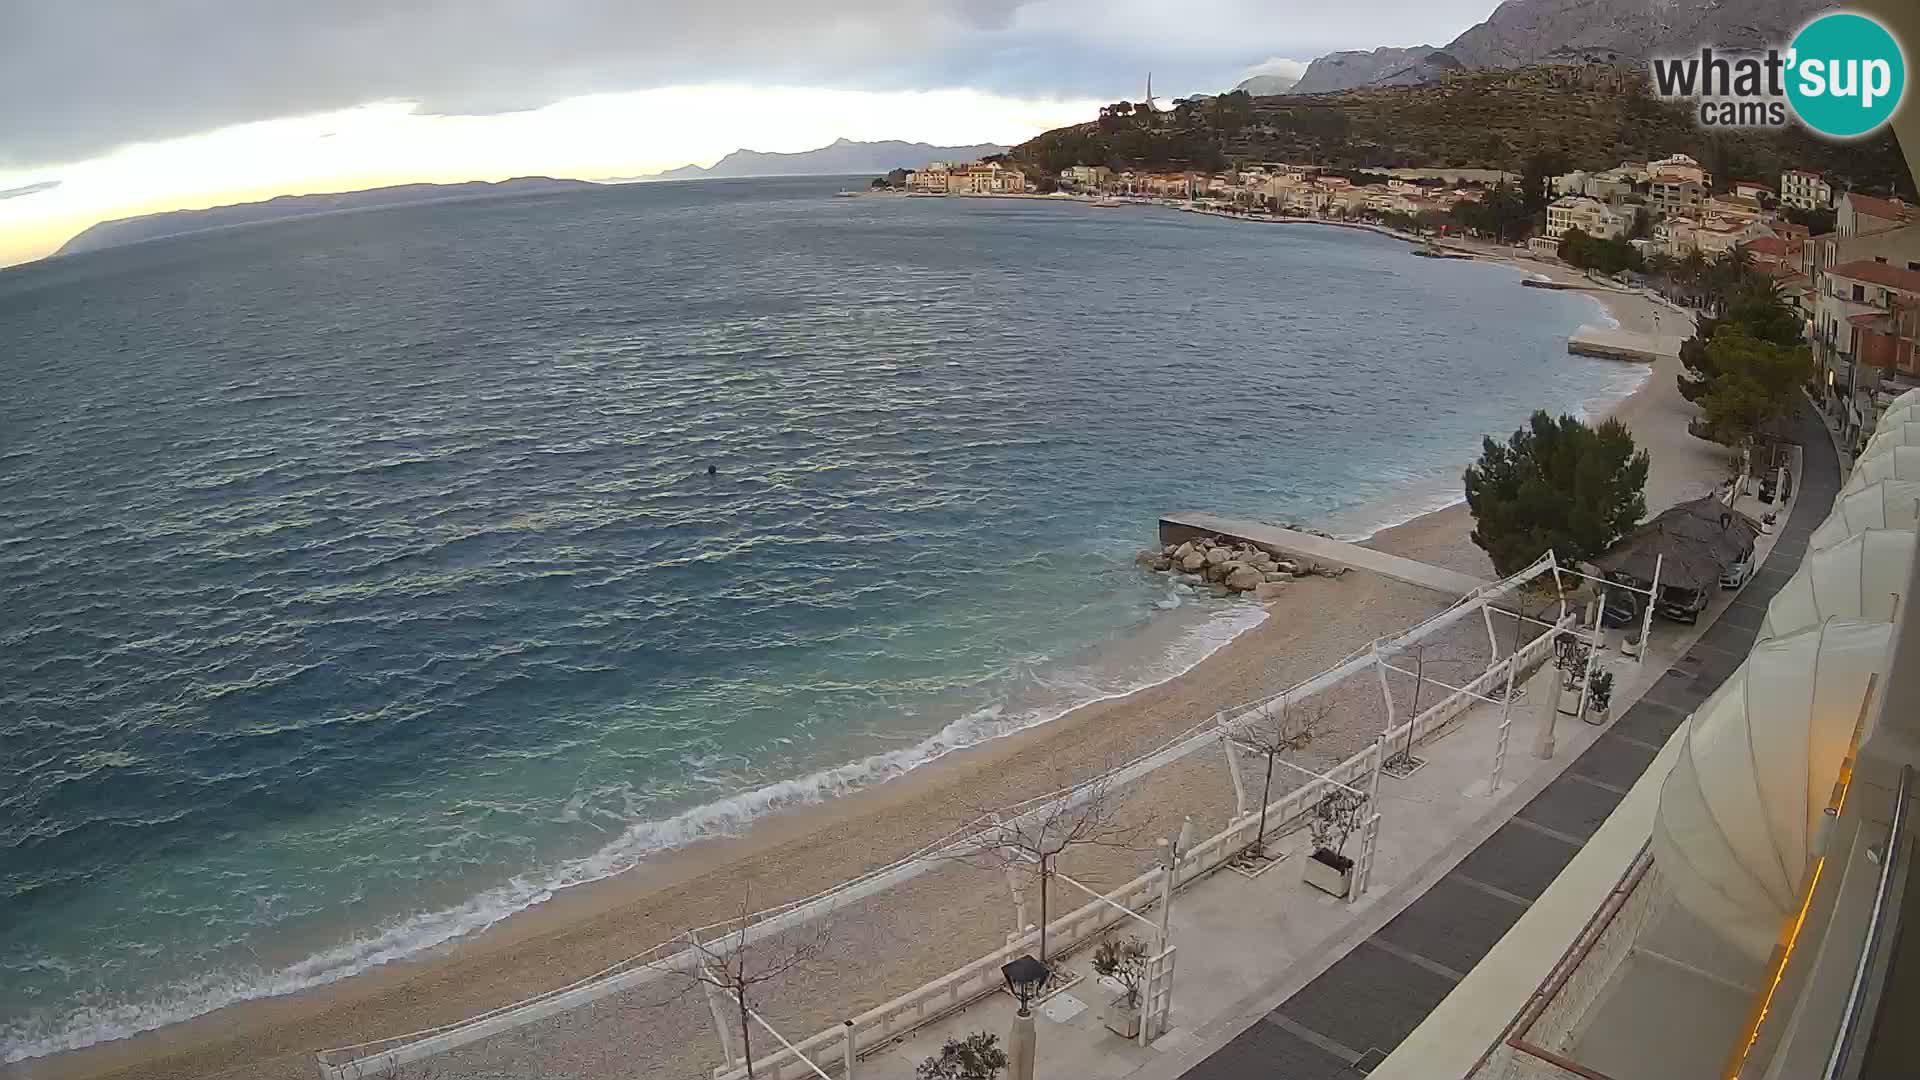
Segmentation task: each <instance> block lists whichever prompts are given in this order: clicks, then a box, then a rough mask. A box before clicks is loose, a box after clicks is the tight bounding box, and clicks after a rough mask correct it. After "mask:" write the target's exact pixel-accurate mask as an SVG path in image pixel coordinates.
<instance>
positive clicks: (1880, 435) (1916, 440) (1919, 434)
mask: <svg viewBox="0 0 1920 1080" xmlns="http://www.w3.org/2000/svg"><path fill="white" fill-rule="evenodd" d="M1883 446H1920V423H1906V422H1904V421H1901V420H1889V419H1887V418H1885V417H1882V418H1881V420H1880V426H1879V427H1877V428H1874V429H1873V438H1871V439H1868V440H1867V448H1866V450H1865V451H1864V452H1863V453H1861V455H1860V456H1861V457H1868V456H1870V455H1872V454H1873V453H1874V452H1875V451H1876V450H1877V449H1878V448H1880V447H1883Z"/></svg>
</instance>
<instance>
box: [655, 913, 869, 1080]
mask: <svg viewBox="0 0 1920 1080" xmlns="http://www.w3.org/2000/svg"><path fill="white" fill-rule="evenodd" d="M749 895H750V893H749V890H748V889H747V888H746V887H744V886H743V887H742V889H741V893H740V916H739V918H738V919H736V920H734V924H735V928H734V929H733V930H731V931H729V932H728V933H726V934H725V935H723V936H721V937H717V938H714V939H713V940H711V941H702V940H701V939H700V937H699V936H698V935H697V934H696V933H694V932H692V931H688V932H687V933H686V934H684V935H683V938H684V940H685V941H686V942H687V945H688V949H689V951H691V952H692V953H693V954H694V955H693V964H692V969H691V970H684V969H681V968H679V967H675V968H674V969H673V970H674V973H675V974H677V975H679V976H680V977H681V978H683V979H685V980H686V983H685V985H684V989H685V990H691V989H692V988H693V987H695V986H702V987H708V988H711V989H713V990H718V991H720V992H721V993H723V994H725V995H726V996H727V998H728V999H729V1000H730V1001H731V1003H732V1004H733V1007H734V1010H735V1012H736V1014H737V1017H736V1018H737V1019H738V1021H739V1023H740V1048H741V1052H742V1054H743V1056H744V1057H745V1058H746V1064H747V1075H748V1076H749V1077H752V1076H755V1075H757V1074H756V1073H755V1072H754V1064H753V1017H754V1000H755V995H756V992H757V991H758V989H759V988H760V987H762V986H764V985H766V984H767V983H770V982H772V981H774V980H775V979H778V978H780V977H781V976H783V975H785V974H787V973H788V972H791V971H795V970H799V969H803V968H805V967H807V966H808V965H810V964H812V963H813V962H814V961H815V960H817V959H819V957H820V954H821V953H823V952H825V951H826V948H827V945H828V943H829V941H830V940H831V934H832V922H831V920H829V919H828V918H826V917H824V916H823V917H821V918H820V919H818V920H817V921H815V923H814V924H813V927H812V928H811V929H810V930H806V931H804V932H802V931H796V930H787V931H783V932H782V933H780V934H778V935H775V936H772V937H769V938H766V939H762V940H759V941H754V940H751V937H752V935H751V933H750V931H751V929H752V927H753V919H752V912H753V909H752V905H751V902H750V900H749ZM665 962H666V961H661V963H663V964H664V963H665Z"/></svg>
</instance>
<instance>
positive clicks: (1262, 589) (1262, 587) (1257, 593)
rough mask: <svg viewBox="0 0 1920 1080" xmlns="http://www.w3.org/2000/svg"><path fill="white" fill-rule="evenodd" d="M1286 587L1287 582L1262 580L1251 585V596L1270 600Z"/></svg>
mask: <svg viewBox="0 0 1920 1080" xmlns="http://www.w3.org/2000/svg"><path fill="white" fill-rule="evenodd" d="M1286 587H1287V583H1286V582H1284V581H1263V582H1261V583H1260V584H1258V585H1255V586H1254V587H1253V598H1254V599H1255V600H1272V599H1274V598H1276V597H1278V596H1279V595H1280V594H1281V593H1282V592H1284V591H1285V590H1286Z"/></svg>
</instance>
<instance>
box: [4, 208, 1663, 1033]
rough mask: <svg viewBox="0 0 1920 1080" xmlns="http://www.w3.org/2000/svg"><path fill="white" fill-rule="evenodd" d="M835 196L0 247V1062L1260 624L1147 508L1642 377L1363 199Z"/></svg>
mask: <svg viewBox="0 0 1920 1080" xmlns="http://www.w3.org/2000/svg"><path fill="white" fill-rule="evenodd" d="M847 183H848V182H847V181H845V180H836V179H827V180H821V179H786V180H753V181H700V182H690V183H656V184H639V185H627V186H609V187H605V188H603V189H597V190H589V191H580V192H570V193H563V194H554V195H541V196H531V197H518V198H500V199H491V200H483V201H473V202H460V203H444V204H434V205H419V206H412V207H400V208H391V209H384V210H374V211H363V212H356V213H347V214H338V215H331V216H325V217H315V218H309V219H302V220H297V221H290V222H284V223H279V224H272V225H261V226H252V227H245V228H239V229H231V230H225V231H218V232H208V233H202V234H198V235H193V236H187V237H179V238H174V239H167V240H159V241H151V242H147V243H142V244H138V245H134V246H131V247H125V248H120V249H115V250H109V251H103V252H95V253H90V254H86V255H78V256H71V257H65V258H57V259H51V260H46V261H43V262H40V263H35V264H31V265H27V266H23V267H17V268H14V269H11V270H6V271H0V377H4V381H5V386H6V392H5V393H3V394H0V1060H4V1061H16V1060H20V1059H24V1058H30V1057H35V1056H39V1055H44V1054H48V1053H51V1052H55V1051H58V1050H61V1049H65V1048H72V1047H79V1046H84V1045H87V1044H89V1043H93V1042H97V1041H100V1040H104V1039H110V1038H115V1037H120V1036H124V1035H128V1034H131V1033H134V1032H138V1031H141V1030H146V1029H150V1028H153V1027H157V1026H160V1025H163V1024H167V1023H170V1022H175V1021H179V1020H182V1019H185V1018H188V1017H192V1016H195V1015H198V1014H201V1013H205V1012H208V1011H210V1010H213V1009H215V1008H218V1007H220V1006H223V1005H227V1004H229V1003H233V1002H237V1001H243V1000H246V999H250V998H257V997H262V996H268V995H275V994H282V993H287V992H291V991H295V990H299V989H302V988H306V987H311V986H315V985H319V984H323V983H326V982H329V981H331V980H335V979H339V978H342V977H345V976H349V975H352V974H354V973H356V972H360V971H364V970H366V969H368V968H370V967H373V966H375V965H378V964H381V963H384V962H388V961H391V960H394V959H396V958H401V957H406V956H409V955H411V954H414V953H417V952H419V951H421V950H424V949H428V948H431V947H433V946H436V945H440V944H442V943H445V942H448V941H451V940H453V939H456V938H459V937H461V936H462V935H467V934H471V933H473V932H475V931H477V930H480V929H482V928H484V927H487V926H489V925H491V924H493V923H495V922H497V921H498V920H500V919H503V918H506V917H508V916H509V915H511V914H513V913H514V912H517V911H521V910H523V909H525V908H528V907H530V906H532V905H536V904H540V903H542V902H543V901H545V900H547V899H548V898H550V897H552V896H553V895H554V894H555V893H556V892H557V891H559V890H562V889H565V888H567V887H569V886H574V885H578V884H580V883H583V882H589V881H593V880H596V879H600V878H604V877H606V876H608V875H612V874H616V873H620V872H622V871H627V870H632V869H634V868H636V867H639V868H641V869H640V870H639V871H638V872H641V873H644V872H645V870H644V867H645V865H646V863H647V860H648V859H649V857H651V856H655V855H658V854H659V853H661V852H664V851H668V850H671V849H673V848H676V847H679V846H682V845H685V844H688V843H690V842H692V841H696V840H699V839H700V838H702V837H711V836H716V835H722V834H733V833H737V832H739V831H740V830H742V829H744V828H746V827H747V826H748V825H749V823H751V822H752V821H753V820H754V819H756V818H758V817H760V816H762V815H765V814H768V813H770V812H773V811H776V810H779V809H781V808H783V807H793V806H799V805H803V804H807V803H812V802H817V801H819V800H823V799H829V798H832V797H834V796H837V795H840V794H843V793H846V792H850V791H853V790H856V789H859V788H862V787H865V786H868V785H872V784H877V783H880V782H882V781H885V780H888V779H890V778H894V777H898V776H901V775H902V774H904V773H907V772H908V771H910V770H912V769H914V768H915V767H917V766H920V765H923V764H925V763H927V762H929V761H932V760H934V759H935V758H938V757H939V756H941V755H942V754H945V753H947V752H950V751H952V750H954V749H956V748H960V747H966V746H970V745H974V744H977V743H980V742H982V741H985V740H989V739H993V738H995V737H998V736H1003V735H1006V734H1008V733H1010V732H1014V731H1017V730H1020V729H1022V728H1026V727H1030V726H1032V725H1036V724H1042V723H1045V722H1047V721H1048V720H1050V719H1053V718H1055V717H1057V716H1059V715H1060V714H1061V713H1063V712H1064V711H1066V710H1068V709H1070V708H1072V707H1073V706H1075V705H1079V704H1082V703H1085V702H1089V701H1093V700H1096V699H1101V698H1107V697H1112V696H1116V695H1122V694H1126V693H1128V692H1130V691H1133V690H1136V689H1138V688H1141V687H1143V686H1147V685H1150V684H1153V683H1156V682H1159V681H1163V680H1166V679H1168V678H1171V677H1173V676H1176V675H1178V674H1179V673H1181V672H1183V671H1185V670H1187V669H1189V668H1191V667H1192V666H1193V665H1195V664H1196V663H1198V662H1199V661H1201V660H1202V659H1203V658H1205V657H1206V656H1207V655H1208V654H1209V653H1211V652H1212V651H1214V650H1216V649H1218V648H1219V647H1220V646H1221V645H1223V644H1224V643H1226V642H1228V641H1230V640H1231V639H1232V638H1233V637H1234V636H1235V635H1236V634H1238V633H1241V632H1242V631H1244V630H1246V629H1248V628H1249V627H1251V626H1254V625H1256V624H1257V623H1258V622H1259V621H1260V620H1261V619H1262V618H1263V614H1262V612H1261V609H1259V608H1258V607H1256V606H1254V605H1252V604H1250V603H1246V602H1240V601H1232V600H1221V599H1215V598H1213V597H1211V596H1208V595H1204V594H1196V593H1193V592H1190V591H1187V590H1184V589H1182V588H1179V587H1173V586H1170V585H1169V583H1168V581H1167V580H1166V579H1165V578H1156V577H1154V576H1152V575H1149V574H1146V573H1143V572H1141V571H1140V570H1138V569H1136V568H1135V566H1134V563H1133V556H1134V554H1135V553H1136V552H1137V551H1138V550H1140V549H1141V548H1142V547H1143V546H1147V545H1149V544H1151V543H1153V542H1154V539H1155V523H1156V519H1157V518H1158V516H1159V515H1160V514H1162V513H1163V512H1167V511H1171V510H1177V509H1183V508H1184V509H1201V510H1208V511H1213V512H1216V513H1222V514H1231V515H1242V516H1249V517H1254V518H1260V519H1265V520H1270V521H1299V522H1306V523H1312V524H1315V525H1317V526H1319V527H1323V528H1327V529H1330V530H1332V531H1334V532H1336V533H1340V534H1343V535H1352V536H1362V535H1366V534H1368V533H1370V532H1372V531H1374V530H1376V529H1378V528H1380V527H1382V526H1385V525H1389V524H1393V523H1395V522H1397V521H1401V520H1405V519H1408V518H1411V517H1413V516H1416V515H1418V514H1420V513H1422V512H1424V511H1427V510H1431V509H1434V508H1437V507H1439V506H1444V505H1446V504H1448V503H1450V502H1454V501H1457V500H1458V499H1459V493H1460V471H1461V469H1462V467H1463V466H1464V465H1465V464H1466V463H1467V462H1468V461H1470V460H1471V459H1472V458H1473V457H1474V456H1475V455H1476V454H1477V453H1478V451H1479V448H1480V445H1481V439H1482V436H1483V434H1484V433H1495V434H1500V433H1505V432H1509V431H1511V430H1512V429H1514V428H1515V427H1517V426H1519V425H1520V424H1521V423H1522V422H1523V421H1524V420H1525V419H1526V417H1527V415H1528V414H1529V413H1530V411H1531V410H1533V409H1535V408H1537V407H1546V408H1550V409H1557V410H1562V411H1569V412H1579V411H1582V410H1584V411H1586V412H1589V413H1591V412H1593V411H1596V410H1598V409H1599V408H1602V407H1604V405H1605V404H1606V403H1608V402H1609V401H1611V400H1614V399H1617V398H1619V397H1621V396H1624V395H1625V394H1626V393H1627V392H1628V391H1630V390H1631V389H1632V388H1633V386H1634V385H1635V384H1636V383H1637V382H1638V381H1639V380H1640V379H1642V378H1643V377H1644V375H1645V369H1644V368H1639V367H1632V366H1626V365H1620V364H1615V363H1611V362H1605V361H1594V360H1587V359H1582V358H1579V357H1574V356H1569V355H1568V354H1567V351H1566V344H1565V343H1566V338H1567V335H1568V334H1569V333H1570V332H1572V331H1573V330H1574V329H1575V328H1576V327H1578V326H1579V325H1581V324H1582V323H1593V322H1602V321H1604V317H1603V316H1602V315H1601V314H1600V312H1599V310H1598V306H1597V304H1596V303H1595V302H1594V301H1593V300H1591V299H1589V298H1586V297H1582V296H1580V295H1577V294H1571V293H1562V292H1553V291H1546V290H1537V289H1523V288H1520V287H1518V282H1519V281H1520V279H1521V278H1522V277H1523V276H1524V275H1523V274H1522V272H1521V271H1519V270H1516V269H1513V268H1511V267H1506V266H1500V265H1493V264H1488V263H1481V262H1471V263H1468V262H1454V261H1440V260H1432V259H1421V258H1414V257H1411V255H1410V254H1409V249H1408V247H1407V245H1405V244H1404V243H1401V242H1398V241H1396V240H1393V239H1389V238H1387V237H1384V236H1379V235H1374V234H1371V233H1367V232H1362V231H1356V230H1350V229H1341V228H1335V227H1328V226H1317V225H1306V224H1287V225H1256V224H1249V223H1243V222H1235V221H1226V220H1220V219H1216V218H1210V217H1205V216H1201V215H1197V214H1189V213H1181V212H1178V211H1175V210H1171V209H1165V208H1142V207H1126V208H1104V207H1094V206H1088V205H1085V204H1067V203H1058V202H1042V201H1028V200H1009V199H998V200H981V199H964V198H945V199H912V198H899V197H864V198H835V197H834V194H835V192H836V191H837V190H838V189H839V188H841V187H843V186H847ZM1143 654H1145V655H1149V656H1152V657H1154V658H1155V659H1153V660H1152V662H1149V663H1145V664H1142V663H1140V662H1139V659H1138V658H1139V657H1140V656H1141V655H1143Z"/></svg>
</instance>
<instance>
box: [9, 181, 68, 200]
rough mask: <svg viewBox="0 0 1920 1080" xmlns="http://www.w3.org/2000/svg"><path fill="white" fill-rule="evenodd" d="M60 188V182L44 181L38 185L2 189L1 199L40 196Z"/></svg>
mask: <svg viewBox="0 0 1920 1080" xmlns="http://www.w3.org/2000/svg"><path fill="white" fill-rule="evenodd" d="M59 186H60V181H58V180H42V181H40V182H39V183H37V184H22V185H20V186H19V187H11V188H0V199H18V198H20V197H21V196H23V195H38V194H40V193H41V192H43V191H52V190H53V189H54V188H57V187H59Z"/></svg>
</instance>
